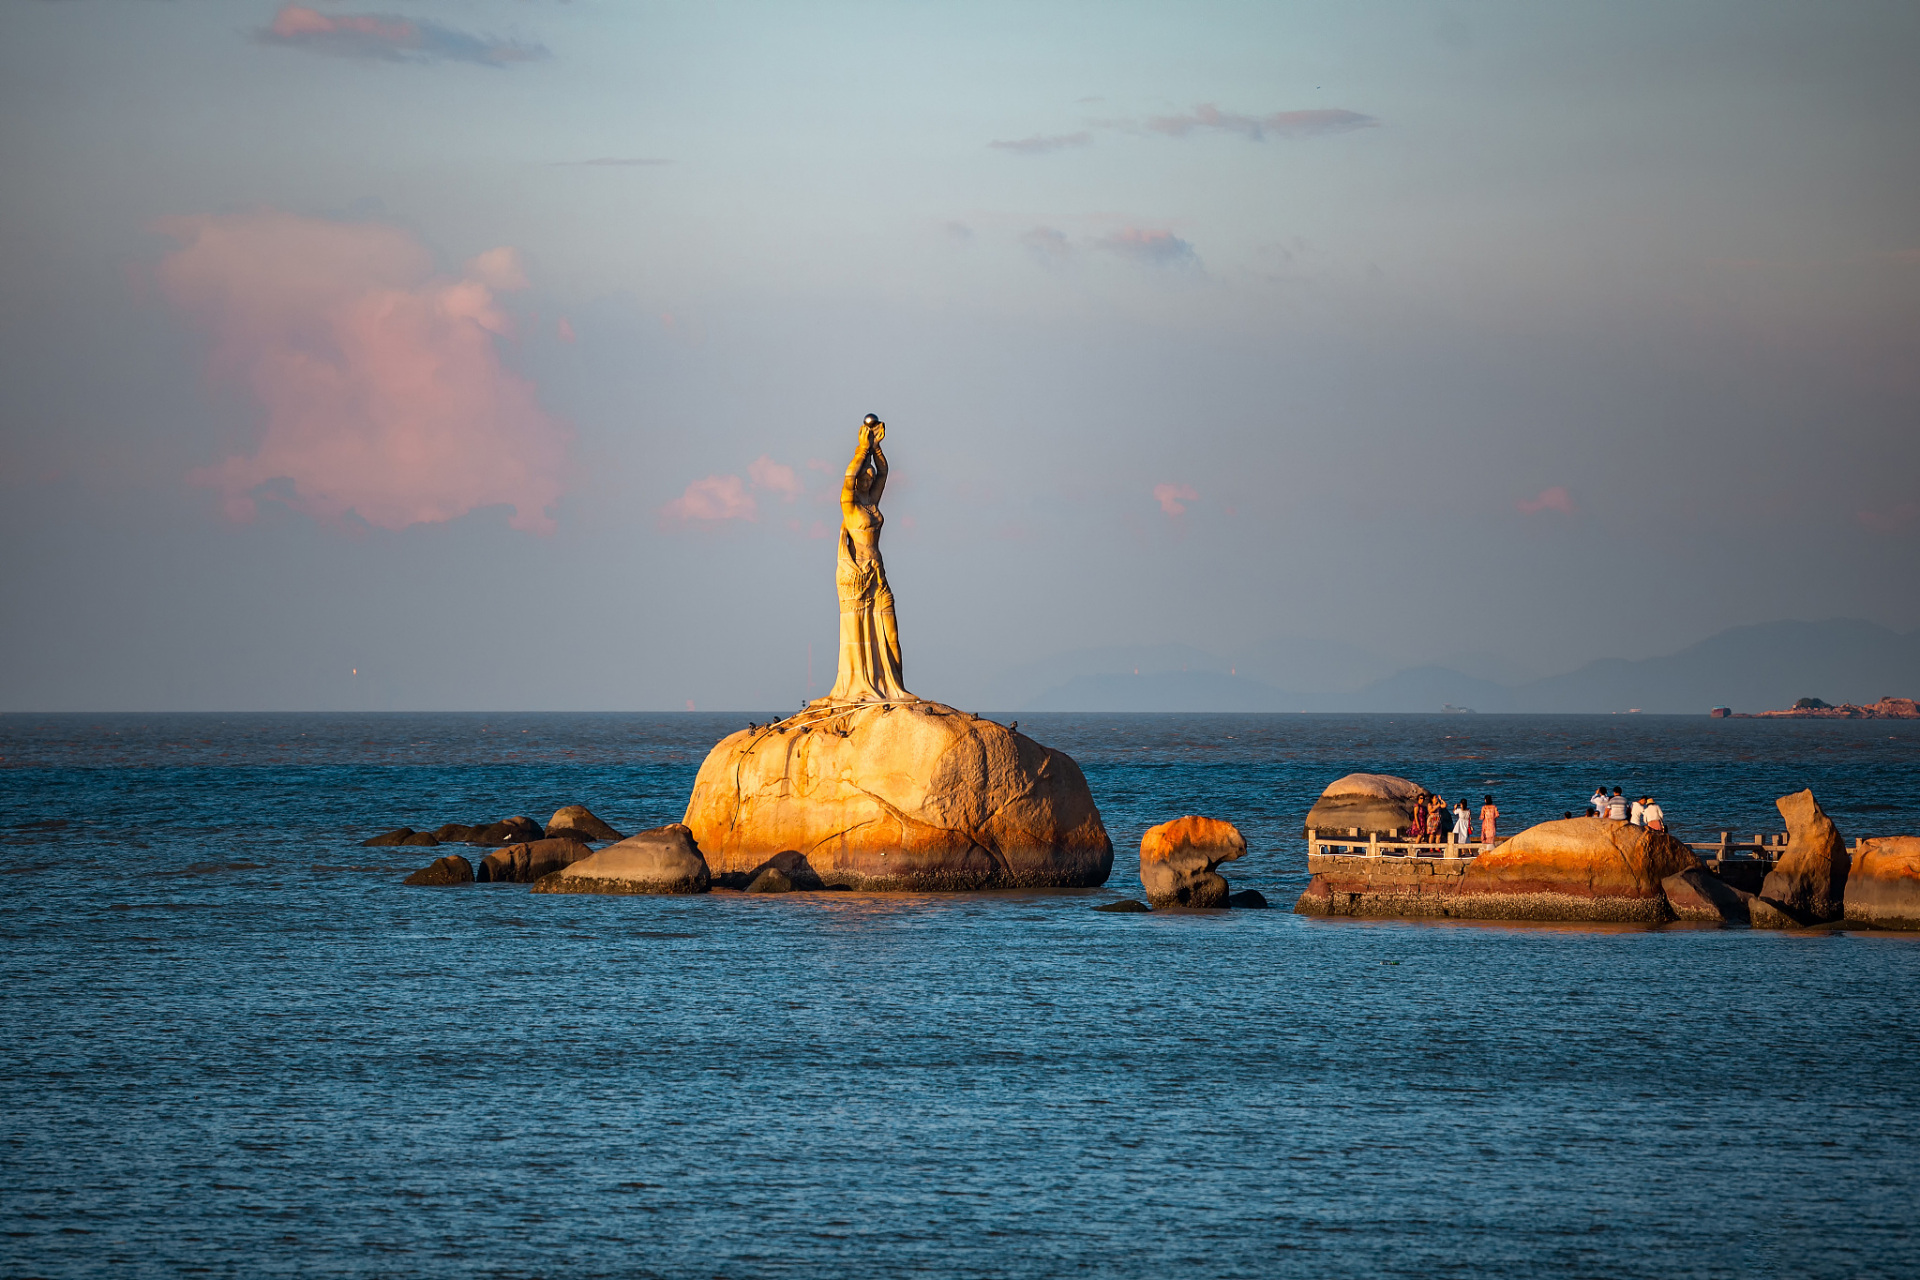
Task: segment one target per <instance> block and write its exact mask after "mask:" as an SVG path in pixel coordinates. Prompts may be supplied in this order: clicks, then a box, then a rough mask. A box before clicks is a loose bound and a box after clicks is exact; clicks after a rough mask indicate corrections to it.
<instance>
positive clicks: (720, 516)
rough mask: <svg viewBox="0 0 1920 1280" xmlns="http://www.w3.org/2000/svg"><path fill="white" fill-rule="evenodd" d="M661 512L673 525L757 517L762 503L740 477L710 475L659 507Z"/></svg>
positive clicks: (696, 481)
mask: <svg viewBox="0 0 1920 1280" xmlns="http://www.w3.org/2000/svg"><path fill="white" fill-rule="evenodd" d="M660 514H661V515H662V516H663V517H665V518H666V520H668V521H669V522H670V523H673V524H692V523H713V522H716V521H720V520H757V519H759V518H760V504H759V503H757V502H755V501H754V499H753V495H752V494H750V493H748V492H747V487H746V485H744V484H742V483H741V482H740V477H739V476H708V477H707V478H706V479H704V480H695V481H694V482H693V483H692V484H690V485H688V486H687V490H686V492H685V493H683V494H681V495H680V496H679V497H677V498H675V499H674V500H673V501H672V502H669V503H668V504H667V505H666V506H664V507H662V508H661V509H660Z"/></svg>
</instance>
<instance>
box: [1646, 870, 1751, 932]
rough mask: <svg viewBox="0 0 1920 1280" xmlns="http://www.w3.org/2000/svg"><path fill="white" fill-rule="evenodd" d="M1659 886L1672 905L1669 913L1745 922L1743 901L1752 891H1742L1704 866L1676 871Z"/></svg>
mask: <svg viewBox="0 0 1920 1280" xmlns="http://www.w3.org/2000/svg"><path fill="white" fill-rule="evenodd" d="M1660 890H1661V892H1662V893H1665V894H1666V895H1667V905H1668V906H1669V907H1671V908H1673V914H1674V915H1675V916H1677V917H1678V918H1680V919H1682V920H1692V921H1698V922H1703V923H1706V922H1711V923H1718V924H1747V923H1749V920H1750V916H1749V912H1748V909H1747V903H1748V902H1750V901H1751V900H1752V898H1753V895H1752V894H1750V893H1742V892H1741V891H1740V890H1738V889H1736V888H1734V887H1733V886H1732V885H1730V884H1727V883H1726V882H1725V881H1723V880H1721V879H1720V877H1718V876H1716V875H1714V874H1713V873H1712V872H1710V871H1708V870H1707V869H1706V868H1705V867H1688V868H1687V869H1686V870H1685V871H1676V872H1675V873H1674V874H1672V875H1670V876H1668V877H1667V878H1666V879H1664V880H1662V881H1661V882H1660Z"/></svg>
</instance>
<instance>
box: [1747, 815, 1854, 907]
mask: <svg viewBox="0 0 1920 1280" xmlns="http://www.w3.org/2000/svg"><path fill="white" fill-rule="evenodd" d="M1774 807H1775V808H1777V809H1779V810H1780V816H1781V817H1783V818H1785V819H1786V820H1787V851H1786V853H1785V854H1783V855H1782V856H1781V858H1780V861H1779V863H1778V865H1776V866H1775V867H1774V869H1773V870H1771V871H1769V872H1767V878H1766V880H1765V882H1763V883H1762V884H1761V886H1760V896H1761V897H1762V898H1765V899H1766V900H1767V902H1768V903H1769V904H1770V905H1771V906H1773V907H1774V908H1775V909H1776V911H1777V912H1778V913H1780V914H1782V915H1785V916H1787V917H1788V918H1790V919H1791V920H1793V921H1794V922H1795V923H1797V924H1802V925H1808V924H1821V923H1824V922H1825V921H1828V920H1838V919H1840V918H1841V917H1842V916H1843V915H1845V914H1846V888H1847V864H1848V863H1849V862H1850V861H1851V858H1849V857H1848V855H1847V846H1846V842H1845V841H1843V840H1841V838H1840V832H1839V829H1838V828H1836V827H1835V826H1834V825H1833V819H1831V818H1829V817H1827V815H1826V813H1825V812H1824V811H1822V810H1821V808H1820V802H1819V801H1817V800H1815V799H1814V798H1813V792H1811V791H1796V792H1794V793H1793V794H1792V795H1790V796H1781V797H1780V798H1779V799H1778V800H1776V801H1774ZM1754 923H1755V924H1756V925H1766V926H1772V925H1774V924H1775V921H1774V918H1773V916H1771V915H1769V916H1767V917H1766V919H1765V920H1764V921H1763V920H1762V918H1761V917H1760V916H1755V917H1754Z"/></svg>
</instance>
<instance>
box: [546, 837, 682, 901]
mask: <svg viewBox="0 0 1920 1280" xmlns="http://www.w3.org/2000/svg"><path fill="white" fill-rule="evenodd" d="M711 884H712V876H711V875H710V873H709V872H708V870H707V863H706V859H705V858H703V857H701V856H700V848H699V846H698V845H696V844H695V843H694V840H693V833H692V832H691V831H688V830H687V829H686V827H684V826H682V825H681V824H680V823H678V822H674V823H670V824H668V825H667V826H664V827H655V828H654V829H653V830H651V831H642V832H640V833H639V834H638V835H632V836H628V837H627V838H626V839H625V840H622V841H621V842H620V843H619V844H610V845H608V846H607V847H606V848H604V849H602V850H600V852H598V853H590V854H588V855H587V856H586V857H584V858H581V859H580V860H579V861H578V862H574V863H570V864H569V865H567V866H565V867H562V868H561V869H560V870H558V871H555V872H553V873H551V874H549V875H544V876H542V877H540V878H539V879H538V880H536V881H534V882H533V892H535V893H616V894H642V893H645V894H675V893H705V892H706V891H707V890H708V888H709V887H710V886H711Z"/></svg>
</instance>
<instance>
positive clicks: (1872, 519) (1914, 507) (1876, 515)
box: [1854, 502, 1920, 533]
mask: <svg viewBox="0 0 1920 1280" xmlns="http://www.w3.org/2000/svg"><path fill="white" fill-rule="evenodd" d="M1854 517H1855V518H1856V519H1857V520H1859V521H1860V523H1861V524H1863V525H1865V526H1866V527H1867V528H1869V529H1872V530H1873V531H1874V532H1876V533H1898V532H1900V531H1901V530H1902V529H1904V528H1906V527H1907V526H1908V525H1910V524H1912V523H1913V522H1914V521H1915V520H1920V504H1915V503H1912V502H1896V503H1895V504H1893V505H1892V506H1890V507H1887V508H1885V509H1883V510H1880V511H1857V512H1855V513H1854Z"/></svg>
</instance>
